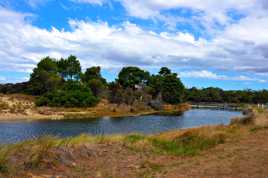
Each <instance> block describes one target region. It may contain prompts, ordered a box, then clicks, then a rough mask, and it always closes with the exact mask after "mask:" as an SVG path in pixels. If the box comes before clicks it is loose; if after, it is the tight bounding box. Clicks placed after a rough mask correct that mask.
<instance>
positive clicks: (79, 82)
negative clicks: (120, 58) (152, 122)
mask: <svg viewBox="0 0 268 178" xmlns="http://www.w3.org/2000/svg"><path fill="white" fill-rule="evenodd" d="M0 93H26V94H30V95H35V96H38V99H37V101H36V105H37V106H51V107H90V106H94V105H96V104H97V103H98V101H99V100H100V99H102V98H106V99H108V100H109V101H110V102H111V103H117V104H121V103H125V104H128V105H136V106H139V107H149V106H151V103H152V101H154V100H157V101H158V102H159V103H160V105H162V104H164V103H168V104H178V103H180V102H182V99H183V95H184V86H183V84H182V83H181V81H180V79H179V78H178V77H177V74H176V73H172V72H171V71H170V69H168V68H161V70H160V71H159V74H158V75H153V76H151V75H150V73H149V72H148V71H145V70H142V69H140V68H138V67H132V66H129V67H124V68H123V69H122V70H121V71H120V72H119V74H118V79H116V80H115V81H114V82H111V83H107V81H106V80H105V79H104V78H103V77H102V75H101V68H100V67H98V66H97V67H90V68H88V69H86V70H85V72H82V70H81V65H80V62H79V60H78V59H77V58H76V57H75V56H72V55H71V56H69V57H68V58H66V59H63V58H61V59H60V60H57V59H53V58H50V57H45V58H43V59H42V60H41V61H40V62H39V63H38V64H37V66H36V68H34V69H33V72H32V74H31V76H30V80H29V81H28V82H25V83H21V84H14V85H12V84H5V85H0Z"/></svg>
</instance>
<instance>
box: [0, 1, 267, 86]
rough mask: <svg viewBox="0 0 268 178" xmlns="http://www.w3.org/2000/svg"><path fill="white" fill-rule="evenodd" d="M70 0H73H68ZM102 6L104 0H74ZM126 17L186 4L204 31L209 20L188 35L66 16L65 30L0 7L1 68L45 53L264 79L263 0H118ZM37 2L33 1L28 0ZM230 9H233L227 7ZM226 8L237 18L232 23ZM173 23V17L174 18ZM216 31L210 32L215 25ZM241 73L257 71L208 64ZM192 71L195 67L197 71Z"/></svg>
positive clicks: (26, 66)
mask: <svg viewBox="0 0 268 178" xmlns="http://www.w3.org/2000/svg"><path fill="white" fill-rule="evenodd" d="M73 1H75V0H73ZM76 1H77V2H79V3H91V4H97V5H103V4H105V3H106V2H107V1H104V0H76ZM118 1H119V2H120V3H122V5H123V6H124V8H125V9H126V11H127V13H128V14H129V15H130V16H134V17H137V18H143V19H148V18H152V19H153V18H156V19H158V20H166V21H167V22H168V21H169V20H171V19H170V16H169V15H166V14H164V13H163V11H166V10H170V9H180V8H186V9H190V10H191V11H193V12H194V16H193V17H191V18H190V19H188V20H189V21H192V20H199V21H200V23H202V25H204V26H205V27H206V30H208V32H209V29H210V28H212V27H213V26H214V25H215V24H220V25H223V26H224V28H220V29H218V28H216V29H214V31H213V32H212V33H213V38H209V39H207V38H205V37H202V36H201V37H199V38H198V39H197V38H196V37H194V35H193V34H191V33H189V32H182V31H176V32H174V31H172V32H170V31H168V30H167V31H162V32H158V33H156V32H153V31H150V30H145V29H143V28H142V27H140V26H138V25H136V24H134V23H131V22H129V21H125V22H124V23H122V24H120V25H114V26H113V25H109V24H108V23H107V22H103V21H98V22H92V21H77V20H72V19H70V20H69V22H68V23H69V26H70V27H71V29H72V30H71V31H66V30H61V29H57V28H54V27H53V28H52V29H51V30H47V29H42V28H39V27H37V26H34V25H32V24H31V23H29V22H27V20H26V18H27V17H28V16H30V14H25V13H18V12H15V11H12V10H8V9H5V8H0V26H1V28H0V59H1V60H0V65H1V69H2V70H15V71H28V72H29V71H31V70H32V68H33V67H34V66H35V64H36V63H37V62H38V61H39V60H40V59H41V58H42V57H44V56H52V57H56V58H59V57H66V56H67V55H69V54H74V55H77V56H78V57H79V58H80V59H81V63H82V65H83V67H84V68H85V67H88V66H92V65H100V66H102V67H104V68H106V69H109V68H119V67H122V66H125V65H138V66H141V67H145V68H146V67H147V68H150V67H160V66H169V67H173V68H178V69H182V70H184V71H187V70H188V73H187V72H186V73H183V74H182V76H185V77H200V78H202V77H203V78H204V77H206V78H212V79H217V80H219V79H221V80H237V81H256V82H265V81H266V79H265V78H266V76H267V75H266V74H268V52H267V51H268V35H267V34H268V13H267V8H268V5H267V1H264V0H236V1H232V0H230V1H229V0H228V1H220V2H219V1H214V0H213V1H211V0H204V1H202V3H200V1H199V0H187V1H184V0H170V1H164V0H157V1H156V0H155V1H153V0H147V1H133V0H118ZM35 3H37V2H35ZM230 10H233V11H230ZM230 12H236V13H237V12H239V13H241V14H243V15H244V16H243V18H241V19H239V20H236V21H235V22H232V20H233V17H232V16H231V15H230ZM176 23H178V22H176ZM215 31H216V32H215ZM210 69H213V70H221V71H235V72H245V73H248V74H254V75H258V76H259V77H258V78H256V77H248V76H244V75H241V76H234V77H229V76H224V75H218V74H214V73H212V72H210V71H209V70H210ZM193 71H198V72H197V73H195V72H193Z"/></svg>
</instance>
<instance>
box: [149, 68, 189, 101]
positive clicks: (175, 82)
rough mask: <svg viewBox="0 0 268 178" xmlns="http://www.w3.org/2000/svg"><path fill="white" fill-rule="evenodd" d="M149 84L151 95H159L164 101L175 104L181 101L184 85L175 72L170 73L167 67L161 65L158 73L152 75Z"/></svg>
mask: <svg viewBox="0 0 268 178" xmlns="http://www.w3.org/2000/svg"><path fill="white" fill-rule="evenodd" d="M149 86H150V88H151V94H152V95H153V97H154V98H155V97H158V96H161V99H162V100H163V101H165V102H166V103H170V104H177V103H180V102H182V99H183V95H184V86H183V84H182V82H181V81H180V79H179V78H178V77H177V74H176V73H172V72H171V70H170V69H168V68H167V67H162V68H161V69H160V71H159V73H158V75H152V76H151V77H150V79H149Z"/></svg>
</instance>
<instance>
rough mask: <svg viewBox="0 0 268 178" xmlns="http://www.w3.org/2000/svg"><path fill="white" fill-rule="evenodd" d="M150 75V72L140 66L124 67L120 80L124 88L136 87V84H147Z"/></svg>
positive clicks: (119, 76)
mask: <svg viewBox="0 0 268 178" xmlns="http://www.w3.org/2000/svg"><path fill="white" fill-rule="evenodd" d="M149 77H150V74H149V72H147V71H144V70H142V69H140V68H138V67H124V68H123V69H122V70H121V71H120V73H119V75H118V82H119V83H120V84H121V85H122V86H123V87H124V88H128V87H130V88H135V85H145V84H146V83H147V81H148V79H149Z"/></svg>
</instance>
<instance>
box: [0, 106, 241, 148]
mask: <svg viewBox="0 0 268 178" xmlns="http://www.w3.org/2000/svg"><path fill="white" fill-rule="evenodd" d="M241 115H242V114H241V112H237V111H226V110H225V111H224V110H209V109H193V110H190V111H187V112H185V113H184V114H183V115H181V116H154V115H152V116H137V117H124V118H114V119H109V118H101V119H95V120H60V121H32V122H26V121H16V122H0V144H5V143H16V142H19V141H23V140H28V139H33V138H37V137H40V136H43V135H54V136H59V137H69V136H76V135H80V134H82V133H88V134H92V135H104V134H126V133H143V134H153V133H159V132H164V131H168V130H174V129H180V128H191V127H198V126H204V125H218V124H225V125H226V124H229V123H230V120H231V118H233V117H237V116H241Z"/></svg>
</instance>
